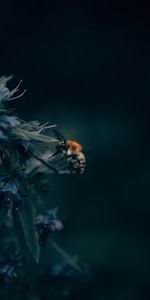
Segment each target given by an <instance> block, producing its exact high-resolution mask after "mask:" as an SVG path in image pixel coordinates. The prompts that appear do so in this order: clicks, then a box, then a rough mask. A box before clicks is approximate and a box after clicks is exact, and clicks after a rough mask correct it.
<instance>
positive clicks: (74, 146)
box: [49, 129, 86, 174]
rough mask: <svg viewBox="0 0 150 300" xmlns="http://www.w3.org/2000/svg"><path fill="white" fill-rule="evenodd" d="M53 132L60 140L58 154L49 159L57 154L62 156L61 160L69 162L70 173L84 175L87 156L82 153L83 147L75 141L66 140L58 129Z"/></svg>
mask: <svg viewBox="0 0 150 300" xmlns="http://www.w3.org/2000/svg"><path fill="white" fill-rule="evenodd" d="M53 132H54V134H55V136H56V137H57V139H58V143H57V145H56V152H55V153H54V154H53V155H52V156H50V157H49V158H52V157H54V156H56V155H57V154H62V155H63V157H62V158H61V159H66V160H67V161H68V163H69V171H70V172H71V173H78V174H81V173H83V172H84V171H85V168H86V160H85V155H84V153H83V152H82V146H81V145H80V144H79V143H78V142H76V141H74V140H71V139H68V140H67V139H65V137H64V136H63V135H62V134H60V133H59V132H58V131H57V130H56V129H53Z"/></svg>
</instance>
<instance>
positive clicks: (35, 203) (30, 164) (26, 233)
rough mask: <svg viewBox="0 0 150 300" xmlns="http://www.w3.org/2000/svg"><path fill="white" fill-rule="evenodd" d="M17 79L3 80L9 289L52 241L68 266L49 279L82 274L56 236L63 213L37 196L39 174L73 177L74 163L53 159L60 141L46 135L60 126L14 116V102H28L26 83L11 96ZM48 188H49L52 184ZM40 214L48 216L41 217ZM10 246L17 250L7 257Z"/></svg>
mask: <svg viewBox="0 0 150 300" xmlns="http://www.w3.org/2000/svg"><path fill="white" fill-rule="evenodd" d="M11 79H12V76H9V77H6V76H3V77H1V78H0V235H1V240H0V244H1V257H0V282H2V283H4V284H6V285H8V284H9V283H10V282H14V281H15V280H16V279H18V277H19V276H20V275H19V274H20V273H19V272H20V271H19V270H20V267H22V266H23V264H24V261H25V260H27V261H31V260H32V259H33V260H35V262H36V263H38V262H39V260H40V249H41V248H42V247H44V245H45V244H46V243H47V241H48V240H49V241H50V245H51V247H52V248H53V249H55V251H57V252H58V253H59V255H60V256H61V257H62V259H63V264H64V265H62V266H61V267H60V266H57V267H55V268H54V267H53V268H52V271H51V272H50V271H49V273H48V274H49V278H51V277H52V274H53V273H55V274H54V277H55V278H56V277H57V276H58V273H61V276H62V273H63V271H62V270H63V269H64V270H68V269H67V268H68V267H67V266H69V267H70V268H72V269H74V270H75V272H79V273H82V270H81V268H80V266H79V265H78V261H77V260H76V259H75V258H74V257H71V256H69V255H68V254H67V253H66V252H65V251H64V250H62V249H61V247H60V246H58V245H57V243H56V242H55V241H54V240H53V233H54V232H59V231H61V230H62V229H63V227H64V226H63V222H62V221H61V220H60V219H59V217H58V211H57V209H51V210H49V211H46V210H44V201H43V200H44V199H43V196H42V195H40V193H39V191H38V192H37V190H36V184H35V178H36V176H37V175H38V174H39V173H42V174H43V176H47V175H48V174H53V173H57V174H61V173H65V172H66V173H70V168H68V161H67V159H66V160H65V159H63V161H61V163H58V160H57V159H55V158H53V159H51V160H50V159H49V157H50V156H51V154H52V150H53V148H54V146H55V145H57V143H58V139H57V138H54V137H50V136H49V135H46V134H45V132H46V131H47V130H51V129H52V128H53V127H54V125H49V124H48V123H45V124H44V125H41V124H40V123H39V122H37V121H31V122H25V121H23V120H21V119H19V118H18V117H17V116H14V115H13V111H11V110H10V109H9V103H10V102H11V101H13V100H15V99H18V98H20V97H22V96H23V95H24V94H25V92H26V90H23V92H20V93H19V89H20V86H21V83H22V81H20V82H19V84H18V85H17V86H16V87H15V88H14V89H13V90H12V91H10V90H9V88H8V87H7V84H8V82H9V80H11ZM41 145H47V149H48V151H47V152H45V153H41V152H40V147H41ZM43 184H47V183H46V181H44V183H43ZM40 209H41V211H42V212H43V211H45V213H40ZM3 232H5V235H3ZM10 245H11V248H13V249H14V250H13V253H11V255H10V254H9V255H7V253H8V252H9V248H10ZM16 249H17V252H16ZM8 257H9V258H8ZM24 258H25V259H24ZM64 262H65V263H64ZM58 271H59V272H58ZM67 272H69V271H67ZM71 272H72V271H71ZM56 273H57V274H56ZM67 274H69V273H67ZM71 274H72V273H71ZM67 276H68V275H67Z"/></svg>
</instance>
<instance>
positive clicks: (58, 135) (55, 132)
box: [53, 128, 66, 141]
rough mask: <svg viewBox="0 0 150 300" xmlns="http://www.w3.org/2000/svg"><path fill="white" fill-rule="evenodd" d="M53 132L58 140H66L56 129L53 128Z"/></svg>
mask: <svg viewBox="0 0 150 300" xmlns="http://www.w3.org/2000/svg"><path fill="white" fill-rule="evenodd" d="M53 133H54V135H55V137H56V138H57V139H58V140H60V141H61V140H66V138H65V137H64V136H63V135H62V134H61V133H60V132H59V131H58V130H57V129H55V128H54V129H53Z"/></svg>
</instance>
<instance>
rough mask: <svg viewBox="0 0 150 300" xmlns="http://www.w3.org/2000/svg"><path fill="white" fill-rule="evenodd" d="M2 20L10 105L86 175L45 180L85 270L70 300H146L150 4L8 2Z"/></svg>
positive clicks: (66, 242)
mask: <svg viewBox="0 0 150 300" xmlns="http://www.w3.org/2000/svg"><path fill="white" fill-rule="evenodd" d="M0 11H1V18H0V23H1V34H0V73H1V75H3V74H5V75H9V74H12V73H14V74H15V75H16V76H15V77H14V80H13V81H12V82H11V83H10V86H12V87H14V86H15V85H16V84H17V82H18V80H19V79H20V78H22V79H23V85H24V87H26V88H27V93H26V95H25V96H23V97H22V98H21V99H20V100H18V101H16V102H14V103H13V105H12V106H13V107H15V109H16V112H17V114H18V115H19V117H20V118H22V119H26V120H39V121H40V122H42V123H44V122H47V121H48V122H50V123H51V124H57V125H58V129H60V131H61V133H63V134H64V135H65V136H66V137H67V138H73V139H75V140H77V141H79V143H81V144H82V145H83V149H84V150H85V152H86V159H87V169H86V172H85V174H84V175H83V176H67V175H66V176H65V175H64V176H56V175H54V176H51V178H50V190H49V202H48V203H47V206H48V207H55V206H58V207H59V209H60V212H61V215H62V216H63V218H64V219H66V220H67V225H66V228H65V231H64V233H63V234H62V236H61V234H60V236H61V237H60V240H59V242H60V244H61V245H62V246H63V247H64V248H65V249H66V250H67V251H68V252H69V253H71V254H77V255H79V257H81V258H82V259H83V260H85V261H87V262H88V264H89V266H90V271H91V275H90V280H89V282H88V284H85V285H80V287H78V289H77V290H76V293H75V294H74V295H72V298H71V299H77V298H78V299H80V298H83V297H86V299H93V300H98V299H102V300H107V299H109V300H111V299H115V300H124V299H128V300H130V299H149V296H150V269H149V266H150V257H149V253H150V183H149V181H150V141H149V131H150V117H149V115H150V84H149V81H150V18H149V15H150V3H149V1H117V0H115V1H109V0H106V1H101V0H99V1H98V0H97V1H95V0H92V1H86V2H82V1H62V0H61V1H60V0H57V1H51V0H49V1H46V0H43V1H41V2H38V1H35V0H31V1H29V0H26V1H18V0H16V1H15V0H5V1H3V2H1V6H0ZM47 259H49V260H50V258H49V257H48V254H47Z"/></svg>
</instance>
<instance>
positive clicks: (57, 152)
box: [48, 150, 60, 159]
mask: <svg viewBox="0 0 150 300" xmlns="http://www.w3.org/2000/svg"><path fill="white" fill-rule="evenodd" d="M59 153H60V151H59V150H57V151H56V152H55V153H54V154H52V155H51V156H49V157H48V159H50V158H52V157H54V156H56V155H57V154H59Z"/></svg>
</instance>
